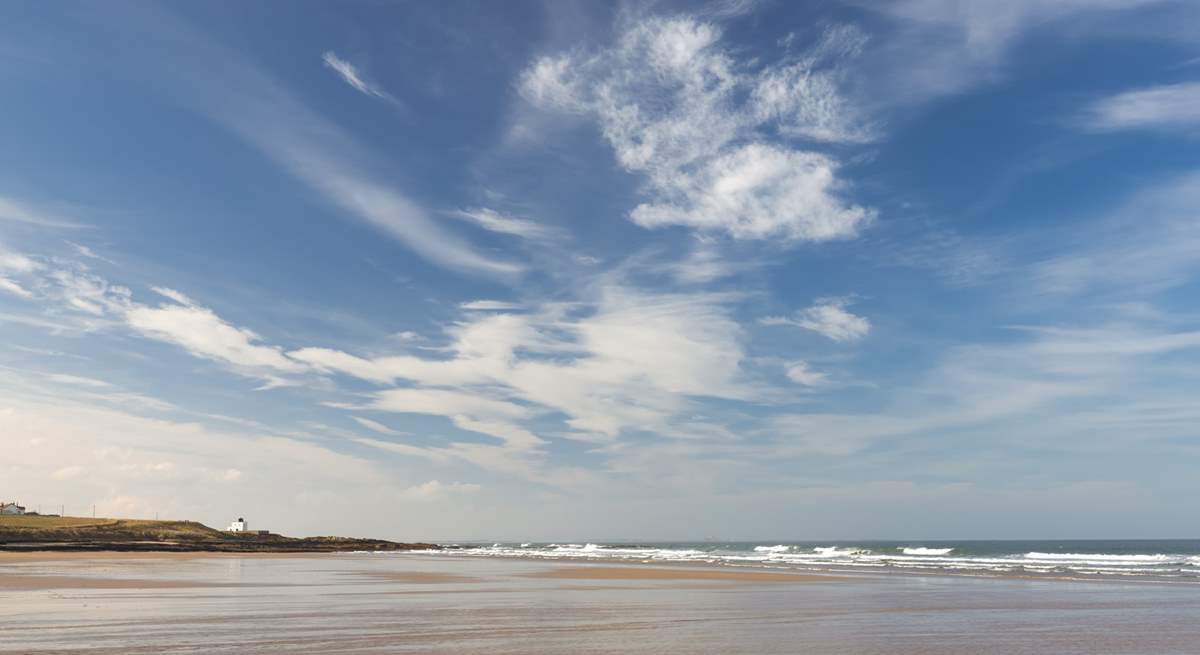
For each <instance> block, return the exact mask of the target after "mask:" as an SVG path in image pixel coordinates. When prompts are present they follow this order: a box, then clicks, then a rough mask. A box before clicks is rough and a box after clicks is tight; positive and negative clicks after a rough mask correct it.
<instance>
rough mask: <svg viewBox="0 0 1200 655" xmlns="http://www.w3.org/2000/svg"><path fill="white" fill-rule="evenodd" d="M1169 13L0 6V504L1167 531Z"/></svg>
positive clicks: (409, 533)
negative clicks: (0, 94) (3, 500)
mask: <svg viewBox="0 0 1200 655" xmlns="http://www.w3.org/2000/svg"><path fill="white" fill-rule="evenodd" d="M1198 28H1200V11H1198V8H1197V7H1196V6H1195V5H1192V4H1190V3H1183V2H1178V3H1174V2H1157V1H1152V0H1072V1H1071V2H1060V3H1043V2H1032V1H1029V2H1026V1H1024V0H1022V1H1018V2H1008V3H991V2H951V1H949V0H910V1H901V2H895V3H884V4H881V3H855V2H850V3H844V4H843V3H836V2H834V3H829V2H822V3H809V4H804V3H783V2H753V1H749V0H747V1H743V2H733V1H729V2H713V3H708V4H674V3H654V4H645V5H643V4H621V5H617V6H613V7H602V6H599V5H596V4H594V3H577V4H573V3H563V2H552V3H545V4H538V3H530V4H519V3H503V4H495V3H491V4H486V3H484V4H468V3H446V4H444V5H437V6H435V5H428V4H421V3H414V4H389V3H358V4H353V3H340V4H336V5H335V4H329V3H300V4H295V3H293V4H291V5H289V6H288V7H287V9H286V10H285V9H284V8H283V7H282V6H280V5H278V4H271V3H257V4H246V5H244V6H243V5H239V6H234V5H230V4H216V5H195V6H184V5H171V6H167V5H151V4H147V3H106V4H104V5H102V6H101V5H89V4H84V3H75V4H59V5H55V6H46V5H34V4H8V5H5V6H3V7H0V82H2V83H3V85H4V86H3V88H4V89H6V91H5V93H4V102H2V103H0V144H2V147H0V170H2V171H3V175H0V336H2V338H0V443H2V445H3V447H4V450H5V452H6V456H5V457H4V458H3V461H0V481H2V482H0V484H2V486H0V496H5V497H16V498H18V499H20V500H22V501H24V502H26V503H27V504H30V505H34V506H37V505H39V504H40V505H43V506H44V507H51V506H58V505H59V504H66V505H67V506H68V511H70V508H72V507H74V508H75V511H76V512H80V513H82V512H84V511H85V508H87V510H89V511H90V506H91V505H92V504H96V505H97V506H98V509H99V510H100V511H101V512H102V513H107V514H119V515H126V516H153V515H155V514H158V515H162V516H172V517H188V518H196V519H199V520H204V521H206V522H209V523H213V524H221V523H223V522H225V521H227V520H228V519H229V518H230V517H232V516H234V515H246V516H247V517H250V518H251V519H252V521H255V522H256V524H258V525H265V526H266V527H270V528H273V529H278V530H284V531H291V532H297V533H319V532H354V533H356V534H358V533H361V534H374V535H380V536H390V537H397V538H406V537H407V538H427V539H471V538H482V539H564V538H580V539H587V538H590V539H618V538H639V539H654V538H658V539H670V538H698V537H707V536H714V537H718V538H729V539H741V538H762V539H769V538H809V539H821V538H869V537H877V538H889V537H891V538H906V537H917V538H920V537H924V538H939V537H940V538H1002V537H1050V538H1053V537H1131V536H1146V537H1152V536H1158V537H1166V536H1194V532H1195V531H1194V529H1193V527H1192V526H1191V525H1190V524H1188V523H1187V521H1186V520H1181V517H1186V516H1190V515H1191V514H1192V513H1193V512H1192V505H1193V502H1192V499H1194V498H1195V497H1196V496H1197V493H1198V492H1200V482H1198V481H1197V480H1198V479H1200V478H1197V476H1196V475H1195V470H1196V466H1197V464H1200V448H1198V445H1197V444H1198V442H1197V438H1198V437H1200V434H1198V433H1197V428H1196V426H1197V425H1200V403H1197V400H1196V398H1197V392H1198V391H1200V377H1198V373H1197V371H1200V368H1198V367H1197V364H1200V360H1198V358H1197V349H1198V348H1200V327H1198V321H1200V304H1198V302H1197V298H1198V297H1200V296H1198V295H1197V290H1198V285H1197V278H1196V275H1197V273H1198V272H1200V256H1198V255H1200V216H1198V215H1197V207H1198V206H1200V202H1198V201H1200V160H1198V158H1197V156H1198V155H1200V148H1198V147H1197V143H1198V142H1197V136H1200V39H1197V38H1196V36H1195V35H1196V34H1200V29H1198Z"/></svg>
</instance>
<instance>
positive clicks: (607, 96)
mask: <svg viewBox="0 0 1200 655" xmlns="http://www.w3.org/2000/svg"><path fill="white" fill-rule="evenodd" d="M858 41H861V36H858V35H857V33H856V32H854V31H853V30H846V29H843V30H834V31H831V32H830V34H827V36H826V39H825V40H824V41H823V42H822V43H821V44H819V45H818V47H817V48H816V49H814V51H813V52H812V53H810V54H809V55H808V56H807V57H805V58H803V59H800V60H796V61H786V62H783V63H778V64H765V65H760V64H757V63H755V62H748V61H745V62H743V61H738V60H736V59H735V58H734V56H733V54H732V53H733V51H731V50H728V49H726V48H724V47H723V46H722V44H721V31H720V29H719V28H718V27H716V26H715V25H712V24H709V23H704V22H700V21H698V20H696V19H694V18H688V17H680V18H672V19H664V18H647V19H642V20H639V21H636V22H634V23H632V24H630V25H626V26H624V29H623V30H622V31H621V33H620V34H619V37H618V39H617V42H616V43H615V44H614V45H612V46H610V47H608V48H603V49H600V50H598V51H596V52H594V53H590V54H584V53H576V54H572V55H559V56H551V57H545V58H541V59H539V60H537V61H535V62H534V63H533V64H532V65H531V66H530V67H529V68H528V69H527V70H526V71H525V73H524V75H523V77H522V82H521V89H522V92H523V94H524V95H525V97H526V98H527V99H528V100H529V101H530V102H532V103H534V104H535V105H539V106H542V107H546V108H550V109H557V110H560V111H566V112H571V113H576V114H580V115H583V116H586V117H590V118H593V119H594V120H595V121H596V122H597V123H598V124H599V126H600V129H601V131H602V133H603V135H604V137H605V139H606V140H607V141H608V142H609V144H610V145H611V146H612V148H613V151H614V154H615V155H616V158H617V161H618V162H619V163H620V165H621V166H622V167H623V168H625V169H626V170H628V171H630V172H635V173H641V174H644V175H645V176H646V179H647V181H648V186H647V191H648V192H649V195H650V196H651V200H650V201H649V202H645V203H642V204H640V205H638V206H637V207H636V208H635V209H634V210H633V211H632V212H631V214H630V218H631V219H632V220H633V221H634V222H636V223H637V224H639V225H642V226H643V227H649V228H653V227H662V226H667V225H682V226H688V227H692V228H696V229H699V230H703V231H712V232H724V233H728V234H730V235H731V236H733V237H735V238H747V239H765V238H772V237H782V238H785V239H795V240H801V241H825V240H829V239H837V238H846V237H852V236H854V235H855V234H857V232H858V231H859V230H860V229H861V228H862V227H863V226H864V225H865V224H866V223H867V222H869V221H870V219H871V217H872V216H873V215H874V212H873V211H872V210H870V209H867V208H863V207H860V206H858V205H853V204H849V203H847V202H845V201H843V200H842V199H841V198H839V197H838V192H839V191H840V190H841V186H842V185H841V184H839V183H838V182H837V180H836V178H835V172H836V170H837V164H836V162H834V160H833V159H831V158H830V157H827V156H824V155H820V154H817V153H814V152H808V151H803V150H797V149H794V148H791V147H790V146H785V145H782V144H779V143H776V144H774V145H767V143H766V139H767V138H768V137H770V136H773V135H772V134H771V133H770V130H774V131H775V132H776V133H778V134H782V135H785V136H789V137H803V138H806V139H809V140H821V141H862V140H866V139H868V138H869V133H868V130H867V129H866V128H864V127H862V126H860V125H859V124H858V123H857V122H856V120H855V117H854V115H855V113H854V111H853V110H852V108H850V107H848V106H847V105H846V103H844V102H843V101H842V100H841V97H840V96H839V95H838V93H837V85H838V83H837V80H838V75H839V73H838V69H837V60H838V59H839V58H842V57H845V56H847V55H848V54H851V53H852V52H853V51H855V50H856V47H855V46H853V45H852V42H858ZM832 44H840V45H832ZM755 68H757V70H754V69H755Z"/></svg>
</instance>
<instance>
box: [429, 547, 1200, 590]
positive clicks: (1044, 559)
mask: <svg viewBox="0 0 1200 655" xmlns="http://www.w3.org/2000/svg"><path fill="white" fill-rule="evenodd" d="M979 543H984V545H983V546H980V545H978V544H979ZM1004 543H1005V542H960V544H966V545H953V546H951V545H938V544H933V545H928V546H913V545H903V544H872V545H871V546H870V547H867V546H866V545H863V546H855V545H849V544H847V545H841V544H839V545H826V544H821V545H815V544H804V543H792V544H786V543H776V544H772V543H770V542H768V543H759V544H721V543H709V542H705V543H691V544H601V543H583V544H578V543H551V544H538V543H533V542H522V543H510V544H504V543H494V544H490V545H481V546H462V547H459V548H455V549H450V550H445V551H428V552H434V553H441V554H448V555H473V556H482V557H522V558H544V559H590V560H615V561H623V560H624V561H661V562H704V563H708V564H725V565H730V566H754V565H762V566H772V567H786V568H796V569H802V570H819V571H836V570H847V571H852V570H889V569H892V570H899V571H906V570H907V571H913V572H937V571H941V572H954V573H972V572H976V573H986V574H998V573H1000V574H1002V573H1011V574H1047V575H1055V576H1062V575H1067V576H1070V575H1078V576H1081V577H1088V576H1097V575H1103V576H1158V577H1171V578H1184V579H1186V580H1190V581H1196V582H1200V554H1198V553H1200V544H1195V543H1187V544H1185V545H1187V546H1188V548H1187V550H1190V551H1191V552H1186V551H1181V553H1180V554H1169V553H1165V552H1158V553H1155V552H1140V553H1139V552H1072V551H1068V550H1065V548H1066V547H1067V546H1070V545H1080V543H1079V542H1063V543H1056V542H1036V543H1037V544H1043V543H1044V544H1046V545H1048V546H1052V547H1055V548H1064V552H1050V551H1048V550H1017V549H1016V548H1007V547H1006V546H1004ZM1155 543H1156V544H1157V543H1158V542H1155ZM1014 545H1015V544H1014ZM1030 545H1033V543H1031V544H1030ZM1083 545H1087V544H1086V543H1085V544H1083ZM1093 545H1095V544H1093ZM1101 545H1102V544H1101ZM1117 545H1118V546H1120V548H1118V550H1122V551H1124V550H1130V549H1131V547H1130V546H1129V545H1127V544H1121V543H1118V544H1117Z"/></svg>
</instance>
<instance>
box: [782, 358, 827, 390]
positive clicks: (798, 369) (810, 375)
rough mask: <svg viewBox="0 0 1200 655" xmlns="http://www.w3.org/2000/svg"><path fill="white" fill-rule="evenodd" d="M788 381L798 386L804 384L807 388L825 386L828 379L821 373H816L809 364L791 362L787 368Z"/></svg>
mask: <svg viewBox="0 0 1200 655" xmlns="http://www.w3.org/2000/svg"><path fill="white" fill-rule="evenodd" d="M785 371H786V372H787V376H788V379H789V380H791V381H792V382H795V383H796V384H803V385H804V386H806V387H815V386H817V385H819V384H824V383H825V381H826V379H827V377H828V376H826V375H825V374H824V373H821V372H820V371H814V370H812V368H811V367H809V365H808V363H807V362H799V361H797V362H791V363H789V364H788V365H787V367H786V368H785Z"/></svg>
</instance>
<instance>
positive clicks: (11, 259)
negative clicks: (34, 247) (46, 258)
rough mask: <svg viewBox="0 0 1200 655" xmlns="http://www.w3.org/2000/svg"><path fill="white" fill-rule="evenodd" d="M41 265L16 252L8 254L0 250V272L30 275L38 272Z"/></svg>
mask: <svg viewBox="0 0 1200 655" xmlns="http://www.w3.org/2000/svg"><path fill="white" fill-rule="evenodd" d="M41 268H42V265H41V264H39V263H38V262H36V261H34V260H32V259H30V258H29V257H26V256H25V255H22V254H21V253H17V252H8V251H6V250H0V271H12V272H14V273H32V272H34V271H36V270H40V269H41Z"/></svg>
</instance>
